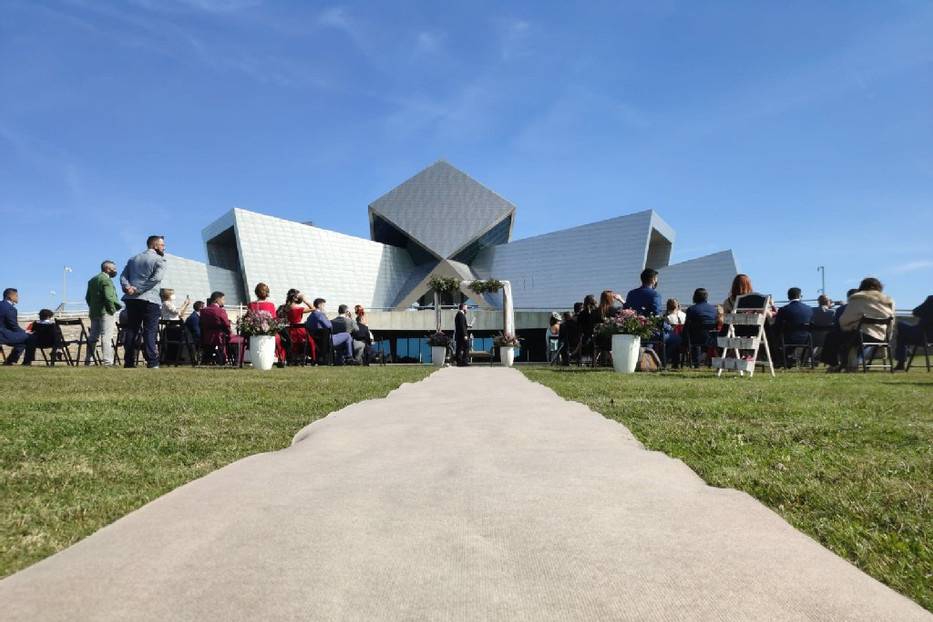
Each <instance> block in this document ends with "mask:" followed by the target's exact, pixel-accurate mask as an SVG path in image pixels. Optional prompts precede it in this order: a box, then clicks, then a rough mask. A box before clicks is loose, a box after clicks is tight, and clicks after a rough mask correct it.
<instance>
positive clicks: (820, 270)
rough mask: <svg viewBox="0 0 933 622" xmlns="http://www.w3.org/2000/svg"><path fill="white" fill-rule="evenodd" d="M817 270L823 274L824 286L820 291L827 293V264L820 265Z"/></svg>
mask: <svg viewBox="0 0 933 622" xmlns="http://www.w3.org/2000/svg"><path fill="white" fill-rule="evenodd" d="M816 271H817V272H820V273H821V274H822V287H820V293H821V294H825V293H826V266H820V267H818V268H817V269H816Z"/></svg>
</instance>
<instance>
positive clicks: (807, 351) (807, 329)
mask: <svg viewBox="0 0 933 622" xmlns="http://www.w3.org/2000/svg"><path fill="white" fill-rule="evenodd" d="M812 328H813V327H812V326H810V324H809V323H805V324H796V325H793V326H784V327H782V329H781V363H782V364H783V366H784V369H789V367H788V365H787V354H788V350H790V351H791V353H792V354H793V355H795V356H794V359H795V361H796V363H797V366H798V367H800V366H802V365H803V361H804V358H805V357H806V359H807V360H809V361H810V369H814V368H815V367H816V359H815V358H814V356H813V334H812V332H811V330H812ZM793 333H798V334H805V335H806V337H804V338H803V341H802V342H801V343H793V342H788V341H787V335H788V334H793ZM798 341H799V340H798ZM798 351H799V352H798ZM797 354H800V357H799V358H798V357H796V355H797Z"/></svg>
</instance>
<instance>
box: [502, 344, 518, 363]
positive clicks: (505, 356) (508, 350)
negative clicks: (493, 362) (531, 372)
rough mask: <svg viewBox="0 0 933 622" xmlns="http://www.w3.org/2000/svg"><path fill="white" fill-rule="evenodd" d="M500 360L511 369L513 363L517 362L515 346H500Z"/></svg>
mask: <svg viewBox="0 0 933 622" xmlns="http://www.w3.org/2000/svg"><path fill="white" fill-rule="evenodd" d="M499 359H500V360H501V361H502V364H503V365H505V366H506V367H511V366H512V363H514V362H515V347H514V346H500V347H499Z"/></svg>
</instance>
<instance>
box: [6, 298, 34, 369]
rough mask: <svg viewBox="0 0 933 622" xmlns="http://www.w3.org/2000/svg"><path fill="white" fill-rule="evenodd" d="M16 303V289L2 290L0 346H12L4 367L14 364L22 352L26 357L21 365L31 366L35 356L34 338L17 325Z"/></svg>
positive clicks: (17, 299)
mask: <svg viewBox="0 0 933 622" xmlns="http://www.w3.org/2000/svg"><path fill="white" fill-rule="evenodd" d="M18 302H19V292H18V291H17V290H16V288H13V287H8V288H6V289H5V290H3V300H2V301H0V345H3V346H13V351H12V352H10V354H9V356H7V357H6V361H4V363H3V364H4V365H14V364H16V361H18V360H19V356H20V354H22V353H23V351H24V350H25V352H26V356H25V357H23V365H32V359H33V358H34V357H35V356H36V336H35V335H34V334H33V333H29V332H26V331H25V330H23V327H22V326H20V325H19V313H18V312H17V311H16V304H17V303H18Z"/></svg>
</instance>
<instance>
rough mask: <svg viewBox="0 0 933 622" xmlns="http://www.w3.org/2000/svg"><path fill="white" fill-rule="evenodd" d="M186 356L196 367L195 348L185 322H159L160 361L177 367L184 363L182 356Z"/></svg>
mask: <svg viewBox="0 0 933 622" xmlns="http://www.w3.org/2000/svg"><path fill="white" fill-rule="evenodd" d="M182 349H184V353H185V355H186V356H187V357H188V360H189V361H190V362H191V366H192V367H194V366H195V365H196V364H197V358H196V357H195V353H194V351H195V347H194V344H193V343H192V341H191V338H190V337H189V336H188V329H187V328H186V327H185V322H184V320H159V359H160V362H161V363H171V364H172V365H174V366H175V367H178V364H179V363H181V362H182V360H181V354H182Z"/></svg>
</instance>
